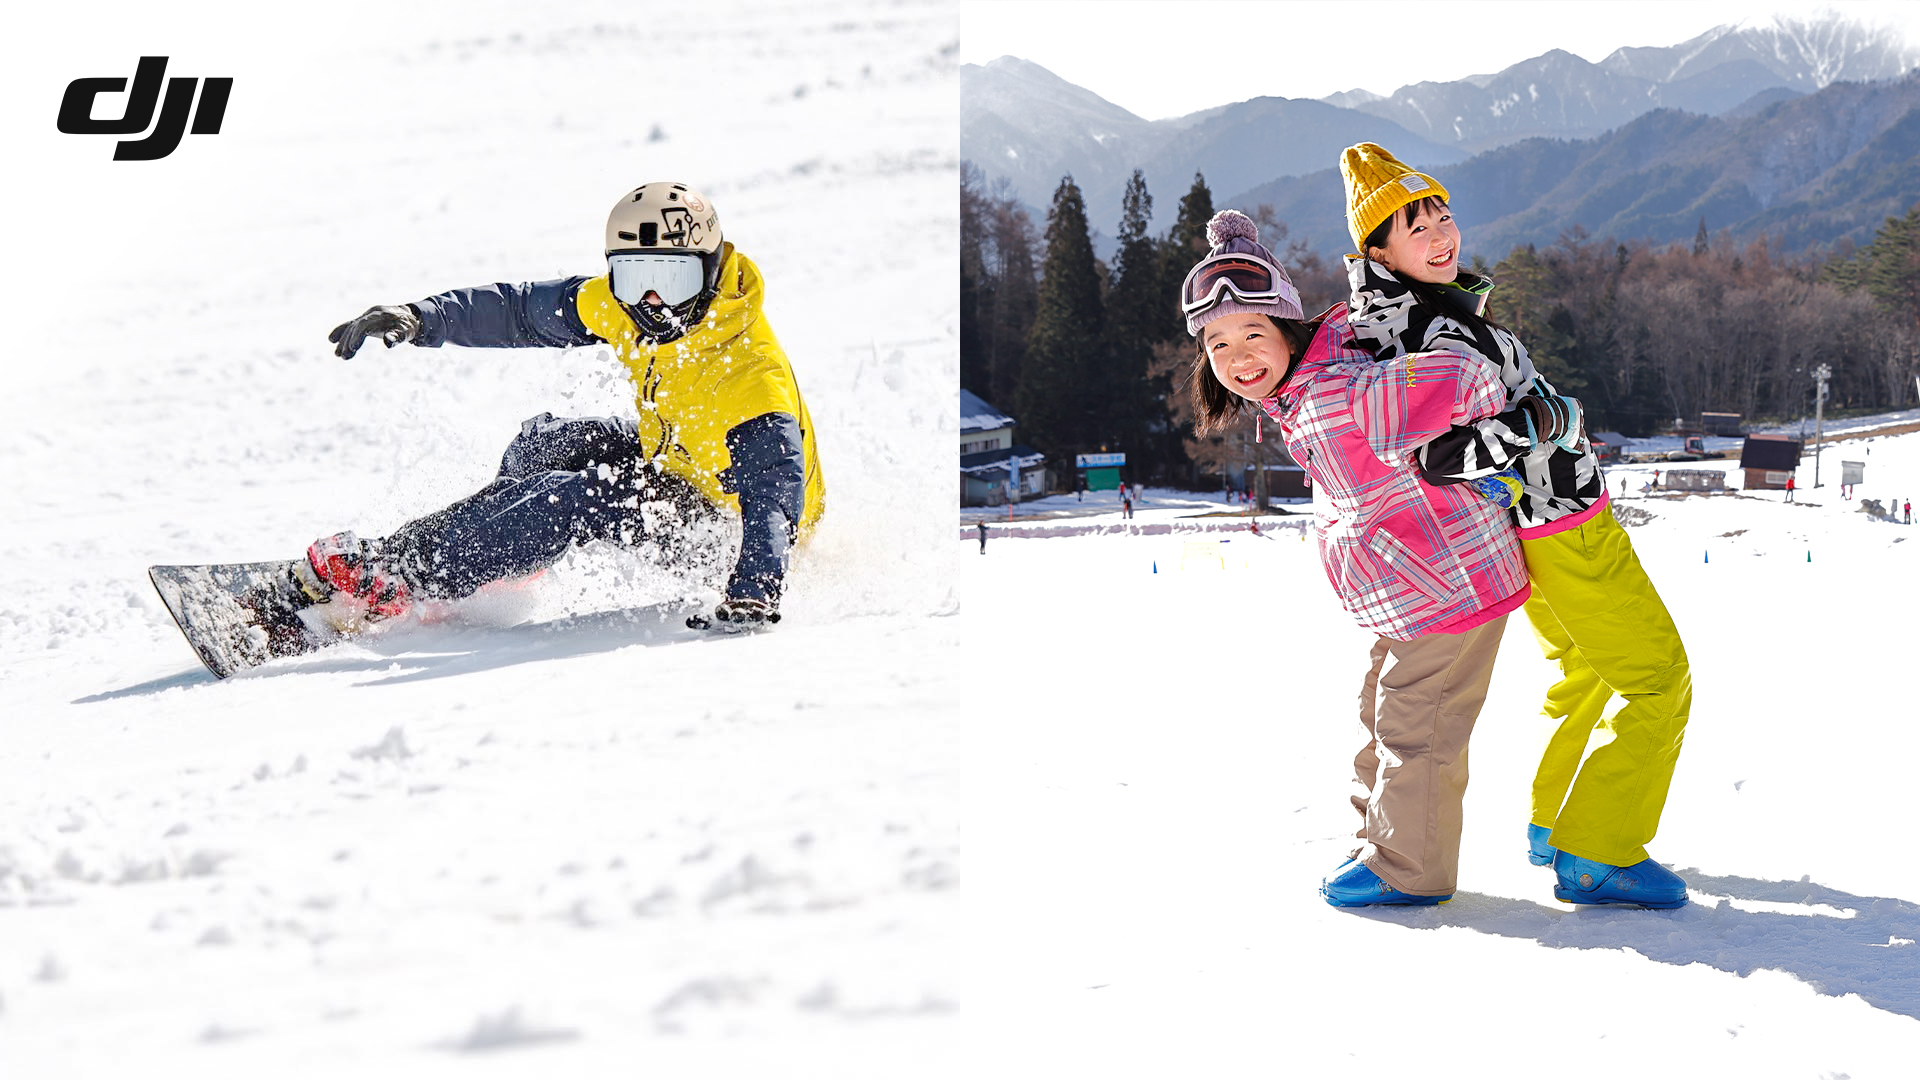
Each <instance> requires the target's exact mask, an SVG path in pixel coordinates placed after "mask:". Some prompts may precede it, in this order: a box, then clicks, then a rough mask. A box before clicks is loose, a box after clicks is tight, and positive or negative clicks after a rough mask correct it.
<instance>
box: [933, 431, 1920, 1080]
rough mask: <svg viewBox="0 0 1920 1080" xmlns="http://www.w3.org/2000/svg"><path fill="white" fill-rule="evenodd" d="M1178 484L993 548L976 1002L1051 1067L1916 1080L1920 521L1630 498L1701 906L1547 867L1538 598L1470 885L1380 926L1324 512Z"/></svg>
mask: <svg viewBox="0 0 1920 1080" xmlns="http://www.w3.org/2000/svg"><path fill="white" fill-rule="evenodd" d="M1848 445H1849V446H1851V447H1853V448H1854V449H1853V450H1849V452H1848V453H1847V454H1846V456H1847V457H1848V458H1854V457H1855V456H1856V455H1855V453H1854V450H1858V451H1864V450H1865V449H1866V448H1867V445H1870V446H1871V448H1872V451H1873V452H1872V454H1871V456H1870V457H1866V458H1865V460H1867V461H1869V462H1870V463H1871V464H1870V465H1869V466H1868V470H1867V481H1868V482H1867V483H1865V484H1863V485H1861V487H1860V491H1859V495H1860V497H1862V498H1883V497H1888V496H1891V495H1895V494H1899V495H1902V496H1905V495H1906V494H1908V493H1910V492H1920V434H1907V435H1899V436H1892V437H1881V438H1877V439H1875V440H1873V442H1872V443H1871V444H1848ZM1829 453H1833V451H1831V450H1830V451H1829ZM1827 465H1828V466H1829V467H1834V466H1835V462H1834V461H1833V460H1829V461H1828V462H1827ZM1651 470H1652V467H1651V466H1649V467H1647V468H1646V469H1645V470H1644V471H1645V472H1646V473H1647V474H1648V475H1650V474H1651ZM1638 471H1639V470H1638V467H1634V469H1631V470H1628V471H1627V472H1626V473H1625V475H1627V476H1629V478H1631V477H1632V476H1634V475H1637V473H1638ZM1802 477H1803V479H1805V480H1806V482H1809V483H1810V479H1807V478H1809V477H1810V473H1809V472H1808V471H1807V470H1805V469H1803V470H1802ZM1613 486H1614V488H1615V489H1616V490H1617V487H1618V481H1617V480H1615V481H1614V482H1613ZM1633 486H1634V487H1635V488H1637V486H1638V482H1637V481H1636V482H1635V483H1634V484H1633ZM1161 494H1162V493H1155V492H1149V494H1148V499H1147V501H1146V505H1145V506H1144V507H1143V508H1141V509H1140V510H1139V511H1137V512H1136V515H1135V521H1134V522H1133V523H1125V522H1121V521H1120V520H1119V515H1118V512H1117V508H1116V507H1115V506H1114V505H1113V504H1112V496H1111V495H1110V494H1105V493H1103V497H1104V498H1106V499H1107V500H1108V502H1107V504H1106V505H1105V506H1104V507H1103V508H1099V509H1097V510H1096V512H1095V513H1094V514H1092V515H1090V516H1088V517H1085V518H1081V519H1077V520H1075V521H1073V522H1072V524H1076V525H1080V526H1084V527H1085V528H1084V531H1083V532H1084V534H1083V535H1073V536H1050V537H1048V538H1044V539H1024V538H1018V537H1014V536H1005V535H1001V534H1000V532H999V530H998V529H996V531H995V533H994V535H993V537H992V538H990V539H989V541H988V544H987V550H986V552H985V554H984V555H981V554H976V552H977V545H975V544H974V543H973V542H972V536H971V530H967V531H966V533H964V534H963V536H962V538H961V543H962V547H961V550H962V551H964V552H965V554H964V555H963V556H962V566H961V573H962V582H963V585H964V590H963V593H962V597H963V604H964V606H963V610H962V615H961V622H962V624H963V626H964V632H965V639H966V643H967V647H968V649H969V650H970V651H971V652H972V653H974V654H975V655H976V656H977V657H978V659H977V660H976V661H975V662H974V663H972V664H970V665H969V672H970V675H971V678H972V680H973V685H972V687H971V693H970V694H969V695H968V699H967V700H968V703H969V705H970V706H971V707H972V716H971V719H970V722H969V728H968V733H967V738H966V743H965V745H966V747H967V749H968V754H967V766H968V786H969V789H970V790H972V791H975V792H977V793H979V794H978V795H976V797H974V798H972V799H970V800H969V801H968V804H967V819H966V827H967V886H966V888H967V894H968V907H969V911H970V913H971V917H970V920H969V923H968V934H967V940H968V941H969V942H970V943H971V945H970V952H971V953H972V955H973V959H974V962H975V963H976V964H977V965H978V967H979V970H980V972H981V973H982V974H981V979H980V983H979V985H977V986H976V987H975V988H974V990H973V991H972V992H971V993H970V994H969V995H968V998H967V1002H968V1004H967V1016H968V1020H969V1023H970V1025H974V1026H977V1027H978V1028H979V1029H980V1030H983V1031H988V1032H992V1033H993V1037H994V1038H995V1039H998V1040H1004V1041H1005V1042H1006V1043H1007V1044H1008V1045H1023V1046H1031V1047H1035V1049H1034V1051H1033V1053H1032V1055H1031V1056H1030V1057H1026V1058H1023V1059H1022V1065H1023V1067H1024V1070H1025V1071H1024V1072H1023V1075H1036V1076H1038V1075H1060V1076H1068V1075H1072V1076H1107V1075H1111V1076H1330V1075H1358V1074H1367V1075H1384V1074H1389V1073H1391V1074H1394V1075H1421V1076H1447V1077H1455V1076H1462V1077H1464V1076H1472V1077H1504V1076H1556V1077H1617V1076H1622V1075H1659V1076H1689V1077H1691V1076H1698V1077H1720V1076H1741V1077H1851V1078H1854V1080H1864V1078H1867V1077H1889V1078H1891V1077H1910V1076H1913V1075H1914V1048H1915V1047H1916V1046H1920V945H1916V944H1915V942H1916V941H1920V862H1917V861H1916V860H1915V859H1914V858H1913V857H1912V855H1911V848H1912V844H1911V842H1910V841H1909V839H1908V835H1907V834H1908V832H1909V829H1908V822H1910V821H1911V819H1912V817H1913V805H1912V804H1913V796H1912V784H1911V783H1909V781H1908V778H1907V776H1906V764H1905V760H1906V753H1905V750H1904V749H1903V748H1904V747H1905V746H1906V745H1907V744H1908V743H1909V742H1910V741H1911V737H1912V733H1913V725H1914V716H1915V708H1914V705H1913V702H1912V698H1913V687H1912V680H1911V679H1910V678H1908V673H1909V672H1910V670H1911V665H1912V652H1913V647H1914V644H1915V642H1916V640H1920V635H1916V633H1915V624H1916V615H1915V591H1914V584H1915V580H1916V571H1917V570H1920V527H1909V526H1904V525H1892V524H1887V523H1884V522H1877V521H1873V520H1870V519H1869V518H1868V517H1867V516H1866V515H1864V514H1860V513H1858V512H1856V511H1855V507H1853V506H1843V505H1840V504H1839V502H1838V500H1837V495H1838V491H1837V489H1835V488H1833V487H1831V486H1827V487H1822V488H1820V489H1819V490H1818V491H1812V490H1805V489H1803V490H1802V491H1801V492H1800V502H1799V503H1798V504H1796V505H1786V504H1785V503H1784V502H1783V501H1782V497H1781V493H1778V492H1755V493H1750V494H1749V493H1736V494H1732V495H1719V496H1713V497H1704V496H1693V497H1687V496H1678V495H1675V496H1670V497H1645V498H1643V497H1640V496H1638V495H1637V494H1636V495H1635V496H1633V497H1630V498H1628V499H1626V500H1624V502H1623V505H1624V506H1625V507H1626V508H1627V510H1628V511H1637V512H1643V513H1645V514H1650V515H1652V516H1651V518H1650V519H1645V520H1644V522H1643V523H1642V524H1639V525H1636V526H1634V527H1633V528H1632V530H1631V535H1632V537H1633V540H1634V544H1635V547H1636V549H1637V551H1638V553H1639V556H1640V558H1641V560H1642V561H1643V562H1644V563H1645V564H1646V566H1647V568H1648V571H1649V573H1650V574H1651V575H1652V577H1653V579H1654V581H1655V583H1656V585H1657V586H1658V588H1659V589H1660V592H1661V595H1662V596H1663V597H1665V599H1666V600H1667V602H1668V604H1669V605H1670V607H1671V608H1672V610H1673V612H1674V615H1675V618H1676V620H1677V621H1678V623H1679V625H1680V628H1681V631H1682V634H1683V635H1684V637H1685V639H1686V644H1687V649H1688V653H1689V655H1690V658H1691V660H1692V664H1693V674H1694V680H1695V699H1694V712H1693V715H1692V720H1691V724H1690V726H1689V729H1688V732H1687V742H1686V750H1685V752H1684V754H1683V755H1682V757H1681V761H1680V768H1679V771H1678V775H1677V776H1676V778H1675V781H1674V786H1673V792H1672V797H1671V799H1670V800H1669V802H1668V805H1667V810H1666V815H1665V819H1664V822H1663V825H1662V828H1661V831H1660V835H1659V836H1658V837H1656V838H1655V840H1654V842H1653V843H1652V844H1651V845H1650V850H1651V851H1652V852H1653V855H1654V857H1655V858H1657V859H1659V860H1661V861H1662V862H1664V863H1666V864H1667V865H1669V866H1672V867H1674V868H1675V869H1677V870H1678V871H1679V872H1680V873H1681V874H1682V875H1683V876H1684V877H1686V878H1687V879H1688V881H1689V882H1690V884H1691V886H1692V891H1693V900H1694V902H1693V903H1692V904H1691V905H1689V906H1688V907H1686V908H1683V909H1680V910H1677V911H1672V912H1649V911H1638V910H1635V911H1619V910H1613V911H1610V910H1576V909H1573V908H1571V907H1569V906H1567V905H1562V904H1559V903H1557V902H1555V901H1554V899H1553V897H1552V892H1551V878H1550V871H1548V870H1546V869H1543V868H1538V867H1534V866H1532V865H1530V864H1529V863H1528V862H1527V860H1526V857H1525V826H1526V814H1527V789H1528V783H1529V780H1530V779H1531V776H1532V773H1533V768H1534V765H1535V764H1536V762H1537V754H1538V751H1539V748H1540V746H1541V745H1542V743H1543V741H1544V738H1545V736H1546V733H1547V729H1546V724H1547V721H1546V720H1545V719H1544V718H1542V717H1541V716H1540V715H1539V702H1540V697H1541V694H1542V692H1543V691H1544V690H1545V689H1546V687H1547V686H1548V685H1549V683H1550V681H1551V680H1552V678H1553V677H1554V672H1555V669H1554V667H1553V665H1552V664H1550V663H1549V662H1547V661H1545V660H1543V659H1542V658H1541V656H1540V654H1539V651H1538V649H1537V647H1536V646H1535V644H1534V642H1533V639H1532V635H1531V634H1530V633H1529V631H1528V630H1527V628H1526V627H1525V625H1524V622H1523V621H1522V620H1519V619H1515V620H1510V622H1509V626H1508V631H1507V636H1506V640H1505V642H1504V645H1503V648H1502V653H1501V657H1500V660H1499V664H1498V667H1497V669H1496V671H1495V676H1494V684H1493V691H1492V695H1491V697H1490V699H1489V701H1488V703H1487V706H1486V708H1485V710H1484V711H1483V712H1482V714H1481V718H1480V723H1479V727H1478V732H1477V735H1476V738H1475V740H1474V751H1473V758H1474V762H1473V763H1474V773H1473V783H1472V786H1471V788H1470V790H1469V792H1468V796H1467V832H1466V837H1465V842H1464V846H1463V852H1462V866H1461V883H1460V889H1461V891H1460V892H1459V894H1458V895H1457V896H1456V898H1455V899H1454V900H1453V901H1452V902H1450V903H1448V904H1446V905H1444V906H1441V907H1438V908H1430V909H1422V910H1418V911H1413V910H1400V911H1380V912H1356V911H1341V910H1336V909H1333V908H1329V907H1327V906H1326V905H1325V903H1323V902H1322V901H1321V900H1320V898H1319V897H1318V896H1317V895H1316V893H1315V889H1316V887H1317V886H1318V884H1319V881H1320V879H1321V878H1322V877H1323V876H1324V875H1325V874H1326V873H1327V872H1328V871H1329V870H1331V869H1332V868H1333V867H1334V866H1335V865H1336V864H1338V863H1339V862H1340V861H1341V859H1342V858H1343V857H1344V856H1345V854H1346V852H1347V849H1348V843H1349V841H1348V839H1347V837H1348V834H1350V831H1351V830H1352V828H1353V827H1354V823H1353V821H1352V817H1353V812H1352V811H1351V810H1350V809H1349V808H1348V805H1347V798H1346V796H1347V787H1348V783H1349V781H1348V780H1347V779H1346V777H1347V776H1348V775H1349V774H1348V772H1347V770H1348V767H1349V766H1348V763H1349V762H1350V761H1351V758H1352V754H1353V751H1354V750H1355V749H1356V748H1357V743H1356V738H1357V736H1356V732H1357V730H1358V727H1357V724H1356V723H1355V721H1354V719H1353V716H1354V712H1355V706H1354V700H1355V692H1356V690H1357V688H1358V680H1359V676H1360V673H1361V671H1362V665H1363V664H1364V662H1365V654H1366V649H1367V646H1368V644H1369V640H1370V639H1369V638H1368V637H1367V636H1366V635H1365V634H1363V633H1361V632H1360V631H1358V630H1357V629H1355V628H1354V627H1353V626H1352V624H1351V622H1350V621H1349V620H1348V618H1347V617H1346V616H1345V615H1344V614H1343V613H1342V612H1341V611H1340V610H1339V608H1338V606H1337V603H1336V602H1335V599H1334V596H1333V593H1332V590H1331V589H1330V588H1329V587H1328V585H1327V583H1326V580H1325V577H1324V575H1323V574H1322V572H1321V569H1320V566H1319V563H1318V560H1317V558H1316V557H1315V554H1314V546H1313V544H1312V542H1311V541H1310V540H1302V539H1298V538H1297V537H1299V536H1301V535H1302V534H1301V533H1300V532H1298V531H1295V529H1296V528H1297V524H1296V523H1300V522H1303V520H1304V519H1303V518H1301V517H1298V516H1295V517H1290V518H1279V517H1274V518H1268V519H1263V522H1262V528H1263V531H1265V532H1266V533H1267V534H1268V535H1267V537H1266V538H1255V537H1253V536H1251V535H1250V534H1246V533H1241V534H1212V533H1199V532H1192V531H1172V532H1158V533H1156V532H1150V531H1148V530H1147V528H1146V526H1148V525H1151V524H1154V523H1155V522H1154V515H1156V514H1161V515H1165V516H1166V517H1168V518H1169V519H1170V521H1172V522H1180V521H1183V522H1184V523H1185V526H1184V527H1185V528H1190V527H1193V526H1198V525H1201V524H1204V523H1206V522H1207V521H1209V520H1212V521H1218V520H1220V519H1204V518H1192V517H1188V516H1187V515H1189V514H1191V513H1192V512H1193V510H1192V509H1189V508H1165V507H1158V506H1157V505H1156V504H1157V503H1158V502H1159V501H1160V498H1161ZM1164 494H1165V495H1167V496H1168V497H1171V495H1172V493H1164ZM1089 498H1090V499H1091V498H1092V496H1090V497H1089ZM1072 501H1073V500H1072V497H1071V496H1068V497H1067V498H1066V499H1065V500H1064V503H1072ZM1054 502H1055V503H1056V504H1061V501H1060V500H1054ZM1082 505H1089V504H1082ZM1215 505H1216V507H1217V505H1218V504H1217V503H1216V504H1215ZM1856 505H1857V504H1856ZM1057 508H1064V506H1063V504H1061V505H1059V506H1058V507H1057ZM1290 509H1295V510H1298V509H1303V508H1300V507H1291V508H1290ZM1630 516H1636V517H1637V516H1638V515H1637V514H1630ZM1040 524H1043V523H1034V522H1016V523H1015V527H1019V526H1023V525H1025V526H1036V527H1037V526H1038V525H1040ZM1223 541H1224V542H1223Z"/></svg>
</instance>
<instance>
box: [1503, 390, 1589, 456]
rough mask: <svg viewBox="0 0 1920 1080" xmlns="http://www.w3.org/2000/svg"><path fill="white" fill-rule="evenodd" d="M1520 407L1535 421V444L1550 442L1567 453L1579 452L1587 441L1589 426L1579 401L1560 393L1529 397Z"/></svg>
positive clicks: (1521, 402)
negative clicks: (1536, 442) (1537, 442)
mask: <svg viewBox="0 0 1920 1080" xmlns="http://www.w3.org/2000/svg"><path fill="white" fill-rule="evenodd" d="M1517 404H1518V405H1519V406H1520V407H1521V408H1523V409H1525V410H1527V416H1528V418H1529V419H1531V420H1532V421H1533V437H1534V439H1535V441H1544V442H1550V443H1552V444H1553V445H1555V446H1557V447H1559V448H1560V449H1562V450H1565V451H1567V452H1568V453H1572V454H1577V453H1580V451H1581V445H1582V444H1583V443H1584V442H1586V438H1587V427H1586V418H1585V417H1584V416H1582V415H1581V410H1580V403H1579V402H1578V401H1576V400H1574V399H1573V398H1570V397H1566V396H1563V395H1560V394H1551V395H1548V396H1547V397H1534V396H1533V395H1532V394H1528V395H1527V396H1525V397H1523V398H1521V399H1520V400H1519V402H1517Z"/></svg>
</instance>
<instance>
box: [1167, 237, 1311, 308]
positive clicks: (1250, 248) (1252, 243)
mask: <svg viewBox="0 0 1920 1080" xmlns="http://www.w3.org/2000/svg"><path fill="white" fill-rule="evenodd" d="M1207 243H1209V244H1212V245H1213V247H1212V249H1211V250H1209V251H1208V252H1207V257H1206V258H1205V259H1202V260H1200V263H1195V264H1194V265H1195V266H1198V265H1200V264H1201V263H1205V262H1207V261H1209V260H1211V259H1214V258H1217V257H1219V256H1221V255H1230V254H1237V255H1252V256H1254V257H1256V258H1259V259H1261V260H1263V261H1265V262H1266V263H1267V265H1269V266H1271V267H1273V268H1274V270H1275V271H1276V272H1278V273H1279V275H1280V290H1279V291H1280V293H1281V295H1280V297H1279V298H1278V299H1276V300H1270V301H1264V302H1253V303H1243V302H1242V301H1240V300H1239V299H1238V298H1236V297H1235V296H1234V295H1233V294H1232V293H1227V294H1225V295H1223V296H1221V298H1220V302H1219V303H1217V304H1215V305H1213V306H1212V307H1210V308H1207V309H1206V310H1205V311H1201V312H1198V313H1196V314H1193V315H1189V316H1187V333H1189V334H1192V335H1193V336H1194V337H1199V336H1200V328H1201V327H1203V326H1205V325H1207V324H1208V323H1210V322H1212V321H1213V320H1215V319H1218V318H1221V317H1223V316H1227V315H1238V314H1242V313H1250V314H1255V315H1268V316H1271V317H1273V318H1276V319H1294V320H1296V321H1297V320H1300V319H1304V318H1306V316H1305V314H1304V313H1303V312H1302V311H1301V309H1300V293H1299V290H1297V289H1295V288H1294V287H1293V280H1292V279H1291V278H1289V277H1287V268H1286V267H1284V266H1282V265H1280V260H1279V259H1276V258H1274V257H1273V252H1271V251H1268V250H1267V249H1266V247H1265V246H1264V245H1262V244H1261V243H1260V227H1259V226H1258V225H1255V224H1254V223H1253V219H1252V218H1250V217H1248V216H1247V215H1245V214H1243V213H1241V212H1240V211H1238V210H1222V211H1220V212H1219V213H1217V214H1215V215H1213V219H1212V220H1211V221H1208V222H1207ZM1181 300H1182V301H1183V302H1184V301H1185V300H1186V297H1185V296H1184V295H1183V296H1182V297H1181Z"/></svg>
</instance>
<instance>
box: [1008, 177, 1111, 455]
mask: <svg viewBox="0 0 1920 1080" xmlns="http://www.w3.org/2000/svg"><path fill="white" fill-rule="evenodd" d="M1102 330H1103V327H1102V311H1101V303H1100V274H1099V270H1098V269H1097V268H1096V266H1095V265H1094V259H1093V242H1092V240H1091V239H1090V238H1089V236H1088V230H1087V205H1086V201H1085V200H1084V199H1083V198H1082V197H1081V195H1080V189H1079V187H1078V186H1076V185H1075V184H1074V182H1073V177H1072V176H1066V177H1063V178H1061V181H1060V186H1059V187H1058V188H1057V189H1055V191H1054V193H1053V206H1052V208H1051V209H1049V210H1048V211H1047V254H1046V259H1045V261H1044V262H1043V263H1042V265H1041V274H1040V294H1039V303H1038V307H1037V308H1036V310H1035V312H1034V319H1033V329H1032V330H1031V331H1030V332H1029V333H1028V334H1027V355H1026V359H1025V361H1024V363H1023V364H1022V365H1021V369H1020V384H1019V387H1018V389H1017V390H1016V391H1015V395H1014V404H1015V407H1016V408H1017V409H1018V412H1017V413H1016V414H1015V415H1016V416H1018V417H1019V420H1020V427H1021V430H1022V431H1023V432H1024V433H1025V437H1026V439H1027V440H1028V441H1030V442H1032V443H1033V444H1034V445H1035V446H1037V447H1039V448H1041V449H1042V450H1045V451H1047V452H1048V453H1050V454H1053V455H1055V456H1056V457H1066V456H1068V455H1071V454H1074V453H1085V452H1089V451H1091V450H1097V449H1098V441H1097V440H1098V438H1099V436H1100V434H1101V432H1100V431H1099V426H1100V425H1099V419H1100V413H1101V404H1102V400H1103V398H1104V393H1103V392H1102V391H1101V390H1100V387H1099V384H1100V381H1101V379H1102V378H1103V376H1104V374H1105V373H1104V372H1103V371H1102V369H1101V364H1100V360H1101V352H1102V351H1103V350H1102V345H1103V343H1104V341H1105V334H1104V333H1103V332H1102Z"/></svg>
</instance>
